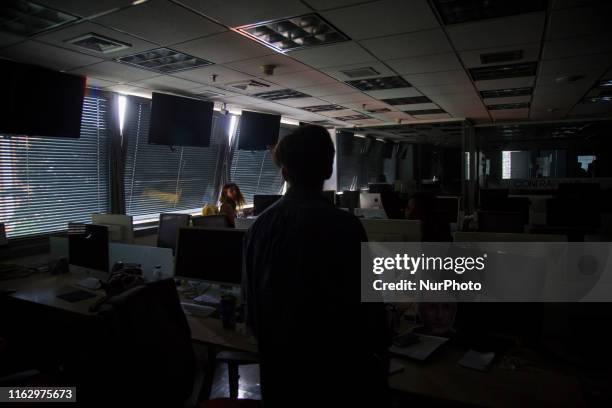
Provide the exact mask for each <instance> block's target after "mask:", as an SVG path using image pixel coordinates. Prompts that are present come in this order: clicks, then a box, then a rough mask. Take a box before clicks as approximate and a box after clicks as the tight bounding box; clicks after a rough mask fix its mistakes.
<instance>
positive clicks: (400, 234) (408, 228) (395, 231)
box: [361, 219, 421, 242]
mask: <svg viewBox="0 0 612 408" xmlns="http://www.w3.org/2000/svg"><path fill="white" fill-rule="evenodd" d="M361 223H362V224H363V227H364V228H365V230H366V234H367V235H368V241H370V242H419V241H421V221H416V220H368V219H362V220H361Z"/></svg>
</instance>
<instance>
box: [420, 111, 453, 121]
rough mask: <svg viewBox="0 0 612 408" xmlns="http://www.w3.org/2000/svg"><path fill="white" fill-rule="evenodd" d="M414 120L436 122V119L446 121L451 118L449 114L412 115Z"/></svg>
mask: <svg viewBox="0 0 612 408" xmlns="http://www.w3.org/2000/svg"><path fill="white" fill-rule="evenodd" d="M413 117H414V118H415V119H422V120H436V119H448V118H451V117H452V116H451V115H450V114H449V113H434V114H430V115H413Z"/></svg>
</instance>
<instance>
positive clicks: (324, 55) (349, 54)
mask: <svg viewBox="0 0 612 408" xmlns="http://www.w3.org/2000/svg"><path fill="white" fill-rule="evenodd" d="M287 55H288V56H290V57H292V58H295V59H297V60H298V61H301V62H303V63H305V64H308V65H310V66H311V67H313V68H328V67H333V66H337V65H343V64H359V63H363V62H368V61H375V60H376V59H375V58H374V57H373V56H372V55H371V54H370V53H369V52H367V51H365V50H364V49H363V48H362V47H361V46H360V45H359V44H357V43H356V42H354V41H346V42H341V43H337V44H331V45H326V46H320V47H313V48H311V49H305V50H298V51H291V52H288V53H287Z"/></svg>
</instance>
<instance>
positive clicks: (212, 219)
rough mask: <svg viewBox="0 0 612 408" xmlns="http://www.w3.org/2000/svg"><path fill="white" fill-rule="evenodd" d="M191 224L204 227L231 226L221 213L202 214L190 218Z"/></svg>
mask: <svg viewBox="0 0 612 408" xmlns="http://www.w3.org/2000/svg"><path fill="white" fill-rule="evenodd" d="M191 224H192V225H193V226H194V227H205V228H233V226H232V224H230V222H229V220H228V219H227V217H226V216H225V215H223V214H217V215H202V216H198V217H192V218H191Z"/></svg>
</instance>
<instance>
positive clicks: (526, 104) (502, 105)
mask: <svg viewBox="0 0 612 408" xmlns="http://www.w3.org/2000/svg"><path fill="white" fill-rule="evenodd" d="M528 107H529V102H520V103H500V104H498V105H487V109H488V110H505V109H524V108H528Z"/></svg>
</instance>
